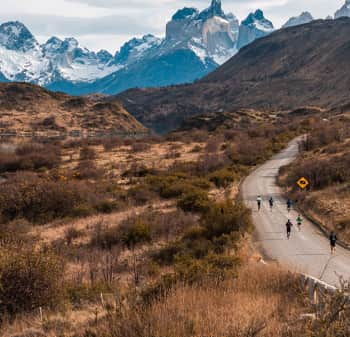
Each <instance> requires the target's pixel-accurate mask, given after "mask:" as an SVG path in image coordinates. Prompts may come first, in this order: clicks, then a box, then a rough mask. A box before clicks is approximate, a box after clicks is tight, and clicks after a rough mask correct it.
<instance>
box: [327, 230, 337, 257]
mask: <svg viewBox="0 0 350 337" xmlns="http://www.w3.org/2000/svg"><path fill="white" fill-rule="evenodd" d="M337 241H338V238H337V235H336V234H335V233H334V231H331V234H330V235H329V243H330V244H331V253H332V254H333V253H334V251H335V246H336V244H337Z"/></svg>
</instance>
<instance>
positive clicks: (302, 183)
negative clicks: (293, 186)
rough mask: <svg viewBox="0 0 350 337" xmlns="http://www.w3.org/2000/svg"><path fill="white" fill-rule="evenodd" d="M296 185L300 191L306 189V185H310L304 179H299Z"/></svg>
mask: <svg viewBox="0 0 350 337" xmlns="http://www.w3.org/2000/svg"><path fill="white" fill-rule="evenodd" d="M297 184H298V186H299V187H300V188H301V189H304V188H306V187H308V185H309V184H310V183H309V182H308V181H307V179H306V178H300V179H299V180H298V181H297Z"/></svg>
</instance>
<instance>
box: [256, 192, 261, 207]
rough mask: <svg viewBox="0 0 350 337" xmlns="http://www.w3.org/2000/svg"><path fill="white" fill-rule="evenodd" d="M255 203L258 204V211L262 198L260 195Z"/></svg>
mask: <svg viewBox="0 0 350 337" xmlns="http://www.w3.org/2000/svg"><path fill="white" fill-rule="evenodd" d="M256 202H257V204H258V210H259V211H260V208H261V203H262V197H261V195H259V196H258V197H257V198H256Z"/></svg>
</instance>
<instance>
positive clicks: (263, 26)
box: [237, 9, 274, 49]
mask: <svg viewBox="0 0 350 337" xmlns="http://www.w3.org/2000/svg"><path fill="white" fill-rule="evenodd" d="M273 30H274V26H273V24H272V22H271V21H269V20H268V19H266V18H265V16H264V12H263V11H262V10H260V9H258V10H256V11H255V12H254V13H250V14H249V15H248V16H247V18H246V19H245V20H243V21H242V22H241V25H240V27H239V37H238V42H237V48H238V49H241V48H243V47H244V46H246V45H247V44H249V43H251V42H253V41H254V40H256V39H258V38H261V37H264V36H266V35H268V34H270V33H272V32H273Z"/></svg>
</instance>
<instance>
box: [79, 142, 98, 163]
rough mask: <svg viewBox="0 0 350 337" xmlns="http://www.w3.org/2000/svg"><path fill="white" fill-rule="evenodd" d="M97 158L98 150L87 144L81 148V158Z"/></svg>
mask: <svg viewBox="0 0 350 337" xmlns="http://www.w3.org/2000/svg"><path fill="white" fill-rule="evenodd" d="M95 158H96V151H95V150H94V149H93V148H91V147H89V146H87V145H85V146H83V147H82V148H81V149H80V160H92V159H95Z"/></svg>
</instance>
